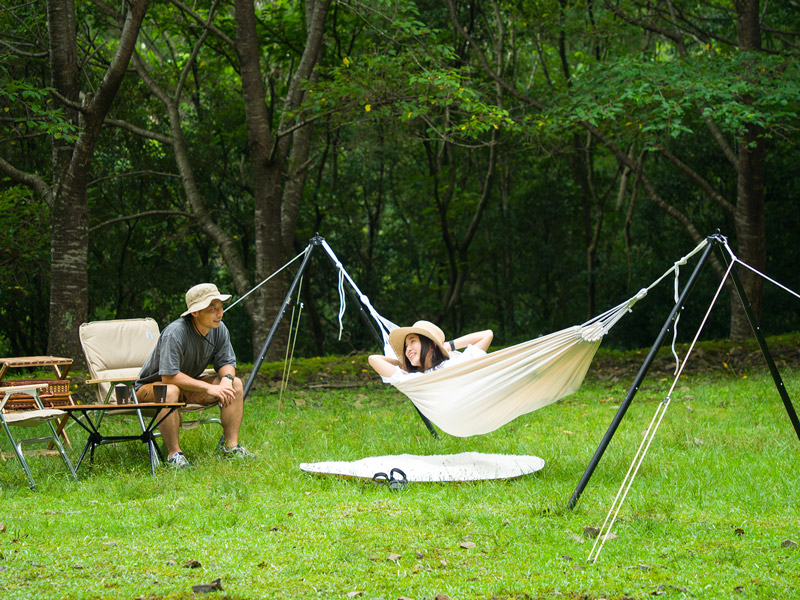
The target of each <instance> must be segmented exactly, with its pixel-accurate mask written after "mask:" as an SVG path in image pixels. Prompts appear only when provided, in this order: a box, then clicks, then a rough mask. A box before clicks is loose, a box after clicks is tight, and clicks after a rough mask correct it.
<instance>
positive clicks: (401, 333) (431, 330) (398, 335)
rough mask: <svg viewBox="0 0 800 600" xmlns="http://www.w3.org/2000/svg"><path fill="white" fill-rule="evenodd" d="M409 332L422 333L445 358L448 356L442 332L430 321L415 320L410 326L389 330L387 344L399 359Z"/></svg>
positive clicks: (402, 353) (401, 357) (403, 352)
mask: <svg viewBox="0 0 800 600" xmlns="http://www.w3.org/2000/svg"><path fill="white" fill-rule="evenodd" d="M410 333H416V334H417V335H424V336H425V337H426V338H428V339H429V340H431V341H432V342H433V343H434V344H436V347H437V348H439V350H440V351H441V352H442V354H444V356H445V358H449V357H450V353H449V352H448V351H447V348H445V347H444V332H443V331H442V330H441V329H439V328H438V327H437V326H436V325H434V324H433V323H431V322H430V321H417V322H416V323H414V324H413V325H412V326H411V327H398V328H397V329H393V330H392V331H390V332H389V344H391V346H392V350H394V353H395V354H396V355H397V358H398V359H399V360H401V361H403V360H404V358H403V355H404V354H405V342H406V336H407V335H408V334H410Z"/></svg>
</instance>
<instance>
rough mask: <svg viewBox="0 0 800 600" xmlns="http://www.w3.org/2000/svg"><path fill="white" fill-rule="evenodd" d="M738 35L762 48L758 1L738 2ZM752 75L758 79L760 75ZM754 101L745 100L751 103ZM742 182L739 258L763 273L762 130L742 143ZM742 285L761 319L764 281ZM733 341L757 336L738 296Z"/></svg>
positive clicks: (747, 278) (745, 275)
mask: <svg viewBox="0 0 800 600" xmlns="http://www.w3.org/2000/svg"><path fill="white" fill-rule="evenodd" d="M736 9H737V18H738V23H737V26H738V27H737V33H738V41H739V48H740V49H741V50H745V51H758V50H760V49H761V25H760V23H759V2H758V0H737V1H736ZM750 76H752V77H758V74H757V73H752V74H751V75H750ZM753 100H754V99H753V98H745V101H746V102H748V103H752V102H753ZM737 150H738V173H737V175H738V179H737V185H736V188H737V189H736V192H737V201H736V212H735V222H736V244H737V252H738V255H739V258H741V259H742V261H744V262H746V263H747V264H749V265H750V266H752V267H753V268H755V269H758V270H759V271H761V272H763V271H764V267H765V266H766V263H767V247H766V231H765V228H764V167H765V163H766V154H767V152H766V147H765V144H764V139H763V137H762V130H761V128H760V127H757V126H754V125H751V126H749V127H748V128H747V132H746V133H745V135H744V136H743V137H742V139H741V140H740V142H739V144H738V148H737ZM740 275H741V278H742V284H743V286H744V289H745V292H746V293H747V296H748V299H749V300H750V302H751V303H752V305H753V312H754V313H755V315H756V317H758V318H760V316H761V294H762V290H763V287H764V282H763V280H762V279H761V277H759V276H758V275H756V274H754V273H753V272H752V271H750V270H749V269H741V270H740ZM730 335H731V339H734V340H741V339H745V338H748V337H750V336H752V335H753V331H752V329H751V328H750V324H749V323H748V321H747V317H746V315H745V312H744V309H743V307H742V304H741V302H740V301H739V298H738V296H737V295H735V294H734V295H733V296H732V297H731V331H730Z"/></svg>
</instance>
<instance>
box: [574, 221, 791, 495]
mask: <svg viewBox="0 0 800 600" xmlns="http://www.w3.org/2000/svg"><path fill="white" fill-rule="evenodd" d="M706 241H707V242H708V245H707V246H706V247H705V250H704V251H703V254H702V256H701V257H700V259H699V260H698V262H697V265H696V266H695V268H694V271H693V272H692V274H691V276H690V277H689V281H688V282H687V283H686V287H684V289H683V292H682V293H681V295H680V297H679V298H678V301H677V302H676V303H675V306H674V307H673V309H672V311H671V312H670V314H669V316H668V317H667V320H666V322H665V323H664V326H663V327H662V328H661V332H660V333H659V334H658V337H656V341H655V342H654V343H653V347H652V348H651V349H650V352H649V353H648V354H647V357H646V358H645V359H644V362H643V363H642V366H641V367H640V368H639V372H638V373H637V375H636V378H635V379H634V380H633V383H632V384H631V387H630V388H629V389H628V393H627V394H626V395H625V399H624V400H623V401H622V403H621V404H620V407H619V409H618V410H617V413H616V415H614V418H613V420H612V421H611V425H609V427H608V430H607V431H606V434H605V435H604V436H603V439H602V440H601V442H600V445H599V446H598V447H597V450H596V451H595V453H594V455H593V456H592V459H591V460H590V461H589V465H588V467H586V471H585V472H584V473H583V476H582V477H581V479H580V481H579V482H578V486H577V487H576V488H575V491H574V492H573V494H572V497H571V498H570V500H569V503H568V504H567V507H568V508H570V509H572V508H574V507H575V505H576V504H577V503H578V500H579V498H580V496H581V494H582V493H583V490H584V489H585V488H586V484H587V483H589V479H591V477H592V474H593V473H594V470H595V468H596V467H597V464H598V463H599V462H600V459H601V458H602V457H603V453H604V452H605V451H606V448H607V447H608V444H609V443H610V442H611V438H612V437H614V433H615V432H616V431H617V428H618V427H619V424H620V422H621V421H622V419H623V418H624V417H625V413H626V412H627V410H628V407H629V406H630V404H631V402H632V401H633V398H634V396H636V392H638V391H639V386H641V384H642V381H643V380H644V378H645V375H647V371H648V370H649V369H650V366H651V365H652V364H653V361H654V360H655V358H656V354H657V353H658V350H659V349H660V348H661V345H662V344H663V343H664V339H665V338H666V337H667V334H668V333H669V331H670V329H671V328H672V327H673V326H674V324H675V322H676V321H677V319H678V317H679V316H680V312H681V311H682V310H683V307H684V304H685V302H686V298H687V297H688V296H689V293H690V292H691V291H692V288H693V287H694V285H695V283H696V282H697V278H698V276H699V274H700V271H701V270H702V268H703V266H704V265H705V263H706V262H707V261H708V258H709V256H710V255H711V252H712V251H713V250H714V249H716V250H717V251H718V253H719V255H720V258H721V259H722V261H723V263H724V264H725V265H726V267H727V268H728V272H729V276H730V278H731V281H732V282H733V286H734V289H735V290H736V294H737V295H738V296H739V300H740V301H741V303H742V306H743V307H744V311H745V314H746V315H747V320H748V322H749V323H750V327H751V328H752V330H753V335H754V336H755V338H756V340H757V342H758V347H759V349H760V350H761V354H762V356H763V357H764V361H765V362H766V364H767V367H768V369H769V372H770V375H772V380H773V382H774V383H775V387H776V389H777V390H778V394H779V395H780V397H781V400H782V401H783V405H784V407H785V408H786V412H787V414H788V416H789V420H790V421H791V423H792V426H793V427H794V431H795V433H796V434H797V437H798V439H800V420H798V418H797V413H796V412H795V409H794V406H793V405H792V401H791V399H790V398H789V394H788V392H787V391H786V386H785V385H784V384H783V379H782V378H781V375H780V373H779V372H778V367H777V366H776V365H775V360H774V359H773V358H772V353H771V352H770V350H769V346H767V341H766V340H765V339H764V334H763V333H762V331H761V325H759V323H758V319H756V315H755V313H754V312H753V306H752V304H751V303H750V299H749V298H748V296H747V292H746V291H745V289H744V285H743V284H742V280H741V278H740V277H739V272H738V270H737V269H736V265H735V263H736V262H740V263H741V261H739V260H738V259H736V257H735V256H734V255H733V253H732V252H731V251H730V248H729V247H728V242H727V239H726V238H725V237H724V236H722V235H721V234H720V233H719V230H718V231H717V233H715V234H714V235H711V236H709V237H707V238H706ZM723 250H727V252H725V251H723ZM741 264H743V265H744V263H741ZM745 266H747V265H745Z"/></svg>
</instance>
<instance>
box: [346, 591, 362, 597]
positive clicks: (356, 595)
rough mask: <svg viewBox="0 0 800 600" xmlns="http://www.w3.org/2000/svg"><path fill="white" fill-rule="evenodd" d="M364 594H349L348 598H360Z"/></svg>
mask: <svg viewBox="0 0 800 600" xmlns="http://www.w3.org/2000/svg"><path fill="white" fill-rule="evenodd" d="M363 593H364V592H347V597H348V598H358V597H359V596H361V595H362V594H363Z"/></svg>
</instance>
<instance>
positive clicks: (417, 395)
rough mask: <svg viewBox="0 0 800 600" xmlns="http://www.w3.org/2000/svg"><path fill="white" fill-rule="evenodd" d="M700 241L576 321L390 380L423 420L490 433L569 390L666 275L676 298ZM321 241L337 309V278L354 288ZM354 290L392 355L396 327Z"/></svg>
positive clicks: (455, 431) (467, 432)
mask: <svg viewBox="0 0 800 600" xmlns="http://www.w3.org/2000/svg"><path fill="white" fill-rule="evenodd" d="M707 244H708V241H707V240H704V241H703V242H701V243H700V245H698V246H697V247H696V248H695V249H694V250H692V252H691V253H689V254H688V255H686V256H684V257H683V258H681V259H680V260H679V261H677V262H675V263H674V265H673V266H672V268H670V269H669V270H667V272H666V273H664V275H662V276H661V277H660V278H659V279H657V280H656V281H655V282H653V283H652V284H651V285H650V286H649V287H647V288H643V289H641V290H640V291H639V292H638V293H637V294H636V295H635V296H633V297H632V298H630V299H629V300H627V301H625V302H623V303H621V304H619V305H618V306H616V307H614V308H612V309H611V310H609V311H607V312H605V313H603V314H602V315H600V316H598V317H595V318H594V319H592V320H590V321H588V322H586V323H584V324H583V325H576V326H574V327H570V328H568V329H563V330H561V331H557V332H555V333H551V334H549V335H546V336H542V337H539V338H536V339H534V340H530V341H528V342H523V343H521V344H517V345H516V346H511V347H509V348H504V349H502V350H497V351H495V352H491V353H489V354H487V355H486V356H481V357H479V358H474V359H472V360H469V361H466V362H464V363H460V364H457V365H455V366H452V367H448V368H445V369H441V370H438V371H430V372H428V373H423V374H420V375H418V376H414V377H408V378H406V379H403V380H402V381H400V382H398V383H396V384H394V385H395V387H396V388H397V389H398V390H400V391H401V392H402V393H403V394H405V395H406V396H408V398H409V399H410V400H411V401H412V402H413V403H414V405H415V406H416V407H417V408H418V409H419V411H420V412H421V413H422V414H423V415H425V417H427V418H428V419H429V420H430V421H431V422H432V423H434V424H435V425H436V426H438V427H439V428H440V429H441V430H442V431H444V432H446V433H448V434H450V435H453V436H457V437H468V436H472V435H481V434H484V433H489V432H490V431H494V430H495V429H498V428H500V427H502V426H503V425H505V424H506V423H508V422H510V421H512V420H513V419H516V418H517V417H519V416H522V415H524V414H527V413H529V412H532V411H534V410H537V409H539V408H542V407H543V406H547V405H548V404H552V403H553V402H556V401H557V400H559V399H561V398H563V397H565V396H568V395H569V394H572V393H573V392H575V391H577V390H578V388H579V387H580V385H581V383H582V382H583V378H584V377H585V376H586V372H587V370H588V369H589V365H590V364H591V362H592V358H594V355H595V353H596V352H597V348H598V347H599V346H600V342H601V341H602V339H603V336H604V335H605V334H606V333H608V331H609V330H610V329H611V327H613V326H614V325H615V324H616V323H617V321H619V320H620V319H621V318H622V317H623V316H624V315H625V314H626V313H628V312H629V311H630V310H631V307H633V305H634V304H635V303H636V302H638V301H639V300H641V299H642V298H644V297H645V296H646V295H647V293H648V291H649V290H651V289H653V288H654V287H655V286H656V285H658V284H659V283H660V282H661V281H662V280H663V279H665V278H666V277H667V276H668V275H669V274H670V273H673V272H674V274H675V295H676V300H677V295H678V274H679V270H680V266H681V265H683V264H686V261H687V259H688V258H690V257H691V256H693V255H694V254H695V253H697V252H699V251H700V250H702V249H703V248H704V247H705V246H706V245H707ZM323 246H324V247H325V249H326V251H327V252H328V253H329V254H330V255H331V257H332V258H333V259H334V262H335V263H336V264H337V267H338V268H339V277H340V285H339V288H340V292H339V294H340V299H341V302H342V307H343V302H344V295H343V292H342V291H341V290H342V280H343V279H344V278H346V279H347V280H348V281H349V283H350V285H352V286H353V288H354V289H355V290H358V288H357V287H356V285H355V283H354V282H353V280H352V279H350V277H349V275H347V273H346V272H345V271H344V269H343V268H342V267H341V263H339V262H338V259H336V257H335V255H334V254H333V251H332V250H331V249H330V247H329V246H327V243H323ZM358 294H359V296H360V298H359V299H360V300H361V302H362V303H363V304H364V306H365V307H367V309H368V310H369V312H370V314H371V316H372V317H373V319H374V320H375V322H376V323H377V324H378V326H379V327H380V328H381V331H382V333H383V338H384V343H385V346H384V353H385V354H386V355H387V356H391V357H394V358H396V356H394V352H393V351H392V349H391V346H390V345H389V343H388V336H389V332H390V331H391V330H392V329H394V328H396V327H397V325H395V324H394V323H392V322H391V321H389V320H387V319H385V318H384V317H382V316H381V315H380V314H378V312H377V311H376V310H375V309H374V308H373V307H372V305H371V304H370V302H369V299H368V298H367V297H366V296H364V295H363V294H361V293H360V291H359V292H358ZM342 312H343V308H342V309H340V315H339V316H340V320H341V315H342ZM676 325H677V323H676ZM674 330H675V331H676V330H677V327H675V328H674ZM673 354H674V350H673ZM676 358H677V355H676Z"/></svg>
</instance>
